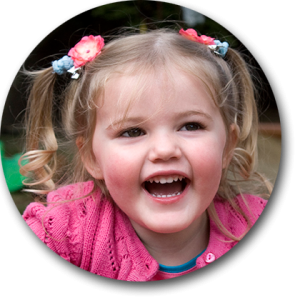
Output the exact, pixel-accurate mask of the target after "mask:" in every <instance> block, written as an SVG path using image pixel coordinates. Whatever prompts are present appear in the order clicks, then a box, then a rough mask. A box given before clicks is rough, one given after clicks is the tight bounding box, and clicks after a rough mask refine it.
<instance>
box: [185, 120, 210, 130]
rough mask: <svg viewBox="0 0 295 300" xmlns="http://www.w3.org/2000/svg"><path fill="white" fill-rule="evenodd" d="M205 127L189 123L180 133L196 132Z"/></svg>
mask: <svg viewBox="0 0 295 300" xmlns="http://www.w3.org/2000/svg"><path fill="white" fill-rule="evenodd" d="M204 128H205V127H204V126H203V125H202V124H200V123H195V122H193V123H187V124H185V125H184V126H182V127H181V128H180V131H196V130H200V129H204Z"/></svg>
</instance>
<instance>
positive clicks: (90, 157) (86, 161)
mask: <svg viewBox="0 0 295 300" xmlns="http://www.w3.org/2000/svg"><path fill="white" fill-rule="evenodd" d="M76 145H77V147H78V149H79V153H80V156H81V160H82V162H83V165H84V167H85V168H86V170H87V171H88V173H89V174H90V175H91V176H92V177H93V178H95V179H98V180H102V179H104V178H103V174H102V172H101V168H100V167H99V165H98V163H97V161H96V159H95V157H94V154H93V153H92V151H86V150H85V148H86V147H85V139H84V138H83V137H78V138H77V139H76Z"/></svg>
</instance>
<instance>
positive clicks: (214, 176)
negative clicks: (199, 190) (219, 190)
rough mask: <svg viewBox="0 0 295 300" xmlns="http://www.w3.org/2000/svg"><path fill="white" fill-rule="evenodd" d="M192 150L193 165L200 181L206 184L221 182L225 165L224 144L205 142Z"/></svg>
mask: <svg viewBox="0 0 295 300" xmlns="http://www.w3.org/2000/svg"><path fill="white" fill-rule="evenodd" d="M194 150H195V151H192V157H193V159H192V167H193V169H194V174H195V177H196V179H197V180H198V182H200V183H202V184H203V185H204V186H207V185H208V184H211V183H212V184H213V183H218V184H219V182H220V178H221V174H222V165H223V144H222V143H212V142H211V143H204V144H203V145H201V146H199V147H198V148H197V151H196V149H194Z"/></svg>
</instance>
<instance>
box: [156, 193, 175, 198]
mask: <svg viewBox="0 0 295 300" xmlns="http://www.w3.org/2000/svg"><path fill="white" fill-rule="evenodd" d="M180 194H181V193H180V192H178V193H174V194H172V195H156V194H152V195H153V196H154V197H158V198H169V197H173V196H178V195H180Z"/></svg>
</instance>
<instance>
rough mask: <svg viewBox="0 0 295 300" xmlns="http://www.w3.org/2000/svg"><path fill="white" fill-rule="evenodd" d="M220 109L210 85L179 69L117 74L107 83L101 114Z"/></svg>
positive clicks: (121, 115) (118, 115)
mask: <svg viewBox="0 0 295 300" xmlns="http://www.w3.org/2000/svg"><path fill="white" fill-rule="evenodd" d="M200 107H201V108H202V109H203V110H207V111H208V112H209V111H211V110H215V109H217V107H216V105H215V102H214V100H213V97H212V93H211V91H210V89H209V88H208V86H207V85H206V84H205V83H204V82H203V81H202V80H201V78H197V77H196V76H193V75H189V74H187V73H185V72H183V71H180V70H178V69H176V68H169V70H168V71H165V72H163V71H162V72H142V73H135V74H132V73H128V74H116V75H114V76H112V77H111V79H109V80H108V82H107V84H106V86H105V92H104V97H103V105H102V106H101V108H100V109H99V111H98V116H99V117H100V118H101V117H104V118H108V119H109V120H110V121H111V122H113V121H114V119H124V118H127V117H128V116H129V115H132V114H137V115H138V114H140V115H145V116H146V117H147V118H149V117H152V116H153V115H155V114H157V112H159V111H162V110H163V109H164V110H166V112H167V113H169V112H171V111H172V110H174V111H175V110H185V109H200Z"/></svg>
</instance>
